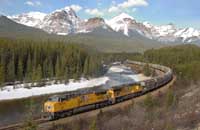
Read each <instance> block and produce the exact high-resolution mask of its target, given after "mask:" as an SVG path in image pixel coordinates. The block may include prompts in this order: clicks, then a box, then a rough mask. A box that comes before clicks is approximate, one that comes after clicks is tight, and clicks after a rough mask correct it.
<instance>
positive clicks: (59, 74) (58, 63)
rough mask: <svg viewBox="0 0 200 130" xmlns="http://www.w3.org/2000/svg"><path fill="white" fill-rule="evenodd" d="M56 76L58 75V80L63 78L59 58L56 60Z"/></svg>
mask: <svg viewBox="0 0 200 130" xmlns="http://www.w3.org/2000/svg"><path fill="white" fill-rule="evenodd" d="M55 74H56V78H58V79H61V77H62V71H61V63H60V60H59V58H58V57H57V59H56V66H55Z"/></svg>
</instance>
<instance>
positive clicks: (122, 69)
mask: <svg viewBox="0 0 200 130" xmlns="http://www.w3.org/2000/svg"><path fill="white" fill-rule="evenodd" d="M113 72H114V73H121V72H130V68H128V67H126V66H124V65H117V66H112V67H110V68H109V70H108V72H107V73H113Z"/></svg>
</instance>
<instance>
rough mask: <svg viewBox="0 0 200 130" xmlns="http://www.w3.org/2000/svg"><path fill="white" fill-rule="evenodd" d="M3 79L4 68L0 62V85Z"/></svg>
mask: <svg viewBox="0 0 200 130" xmlns="http://www.w3.org/2000/svg"><path fill="white" fill-rule="evenodd" d="M4 81H5V70H4V67H3V65H1V64H0V85H1V84H3V83H4Z"/></svg>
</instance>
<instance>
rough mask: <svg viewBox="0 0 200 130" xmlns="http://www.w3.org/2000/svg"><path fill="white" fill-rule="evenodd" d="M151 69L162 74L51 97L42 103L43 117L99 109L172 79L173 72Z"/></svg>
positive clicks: (152, 66) (159, 68)
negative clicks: (131, 82)
mask: <svg viewBox="0 0 200 130" xmlns="http://www.w3.org/2000/svg"><path fill="white" fill-rule="evenodd" d="M127 64H135V65H140V66H143V65H144V64H145V63H141V62H135V61H127ZM149 65H150V67H151V68H153V69H157V70H160V71H162V72H164V73H163V74H162V75H158V76H156V77H154V78H152V79H149V80H146V81H142V82H137V83H133V84H126V85H122V86H114V87H112V88H110V89H100V90H96V91H93V90H91V91H86V92H76V93H71V94H63V95H55V96H52V97H50V98H49V99H48V101H46V102H45V103H44V110H43V111H44V116H45V117H47V118H48V119H49V120H54V119H58V118H61V117H65V116H70V115H73V114H77V113H80V112H84V111H88V110H92V109H97V108H101V107H104V106H107V105H112V104H115V103H118V102H122V101H124V100H127V99H131V98H133V97H136V96H140V95H143V94H145V93H147V92H149V91H152V90H154V89H157V88H159V87H161V86H163V85H165V84H167V83H168V82H170V81H171V80H172V78H173V72H172V70H171V69H170V68H168V67H165V66H161V65H155V64H149Z"/></svg>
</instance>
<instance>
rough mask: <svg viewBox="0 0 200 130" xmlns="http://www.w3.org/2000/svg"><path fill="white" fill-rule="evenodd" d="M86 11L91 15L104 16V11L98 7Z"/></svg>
mask: <svg viewBox="0 0 200 130" xmlns="http://www.w3.org/2000/svg"><path fill="white" fill-rule="evenodd" d="M85 12H86V13H87V14H89V15H95V16H103V13H102V12H100V11H99V10H98V9H86V10H85Z"/></svg>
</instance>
